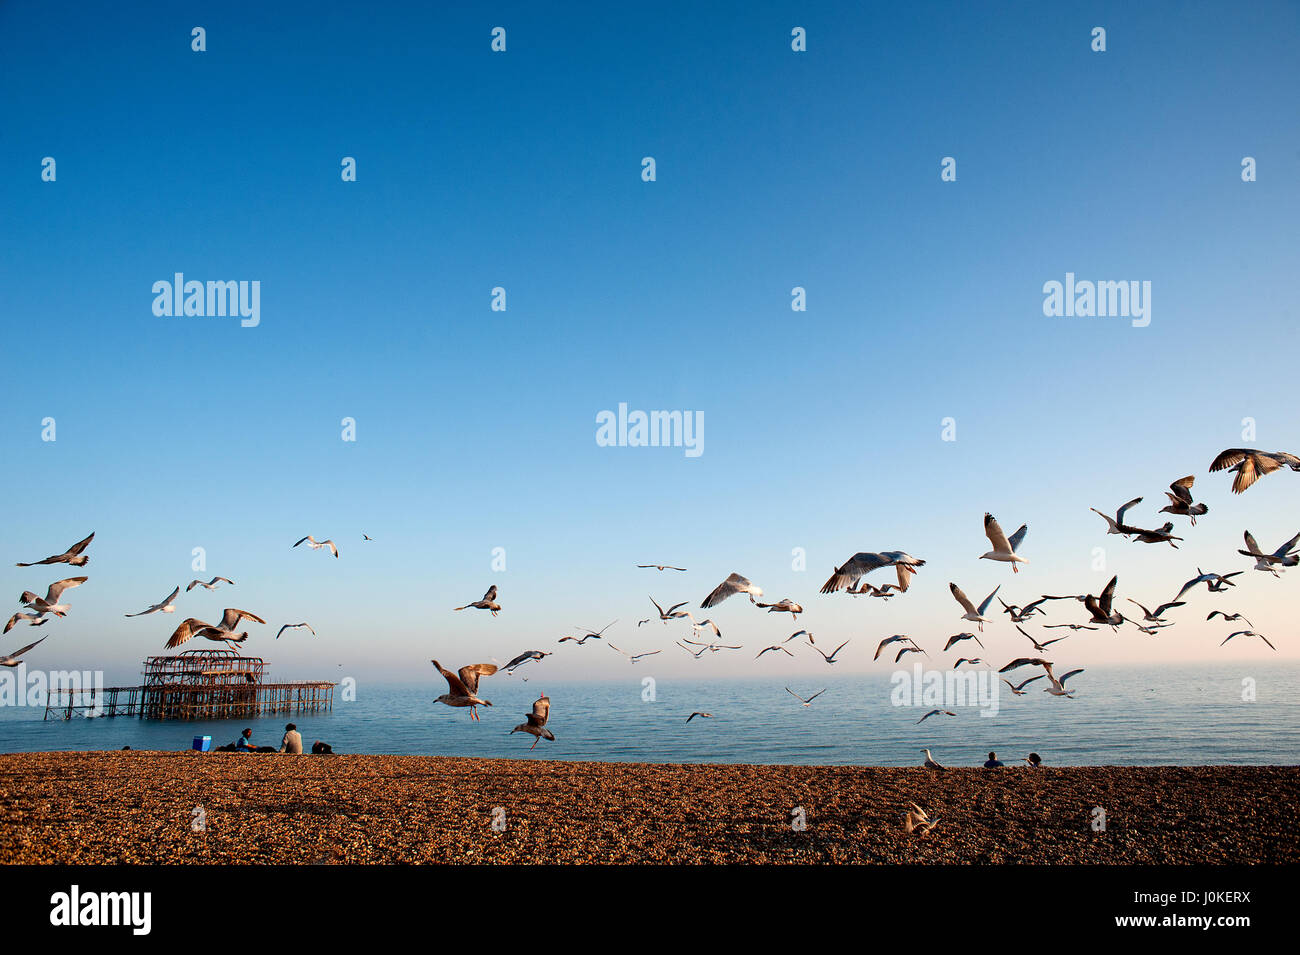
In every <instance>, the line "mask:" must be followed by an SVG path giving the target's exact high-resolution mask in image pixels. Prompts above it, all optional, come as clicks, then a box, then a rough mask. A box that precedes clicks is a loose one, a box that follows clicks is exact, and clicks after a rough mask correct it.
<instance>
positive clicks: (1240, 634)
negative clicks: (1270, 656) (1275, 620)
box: [1219, 630, 1277, 650]
mask: <svg viewBox="0 0 1300 955" xmlns="http://www.w3.org/2000/svg"><path fill="white" fill-rule="evenodd" d="M1233 637H1259V638H1260V639H1261V640H1263V641H1264V642H1265V643H1268V637H1266V636H1264V635H1263V634H1262V633H1256V632H1255V631H1254V630H1236V631H1234V632H1233V633H1230V634H1228V635H1227V636H1226V637H1224V638H1223V643H1227V642H1228V641H1229V640H1231V639H1232V638H1233ZM1223 643H1221V644H1219V646H1223ZM1268 646H1269V649H1270V650H1276V649H1277V647H1275V646H1273V644H1271V643H1268Z"/></svg>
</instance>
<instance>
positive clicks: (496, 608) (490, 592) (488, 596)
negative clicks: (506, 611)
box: [451, 584, 501, 617]
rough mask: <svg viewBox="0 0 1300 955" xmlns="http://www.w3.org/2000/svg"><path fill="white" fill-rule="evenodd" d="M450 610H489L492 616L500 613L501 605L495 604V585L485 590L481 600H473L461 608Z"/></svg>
mask: <svg viewBox="0 0 1300 955" xmlns="http://www.w3.org/2000/svg"><path fill="white" fill-rule="evenodd" d="M451 609H452V610H471V609H473V610H490V611H492V616H494V617H495V616H496V615H497V614H499V613H500V612H501V605H500V604H499V603H497V585H496V584H493V585H492V586H491V587H489V588H488V589H487V593H485V594H484V595H483V599H482V600H475V601H474V602H473V603H467V604H465V606H463V607H452V608H451Z"/></svg>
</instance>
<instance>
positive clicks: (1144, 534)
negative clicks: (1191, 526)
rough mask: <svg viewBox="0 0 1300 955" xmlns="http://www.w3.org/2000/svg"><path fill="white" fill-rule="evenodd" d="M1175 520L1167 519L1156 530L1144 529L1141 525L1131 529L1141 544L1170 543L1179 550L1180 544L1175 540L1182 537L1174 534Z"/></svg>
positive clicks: (1134, 537) (1135, 538)
mask: <svg viewBox="0 0 1300 955" xmlns="http://www.w3.org/2000/svg"><path fill="white" fill-rule="evenodd" d="M1173 530H1174V522H1173V521H1165V523H1164V524H1163V525H1162V526H1160V527H1157V528H1156V529H1155V530H1151V531H1148V530H1144V529H1143V528H1141V527H1130V528H1129V531H1130V532H1131V533H1132V534H1133V539H1134V540H1135V541H1136V542H1137V543H1139V544H1168V545H1169V546H1170V547H1172V548H1173V549H1174V550H1178V545H1177V544H1175V543H1174V541H1180V540H1182V538H1181V537H1175V536H1174V534H1173Z"/></svg>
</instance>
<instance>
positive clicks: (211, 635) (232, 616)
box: [167, 607, 266, 653]
mask: <svg viewBox="0 0 1300 955" xmlns="http://www.w3.org/2000/svg"><path fill="white" fill-rule="evenodd" d="M244 620H251V621H253V622H254V623H266V621H265V620H263V619H262V618H261V617H259V616H257V615H256V614H252V613H249V612H248V611H247V610H238V609H236V608H234V607H227V608H226V609H225V611H224V612H223V613H222V615H221V623H219V624H217V625H215V626H214V625H212V624H210V623H204V622H203V621H202V620H199V619H197V618H195V617H190V618H188V619H186V620H182V621H181V624H180V626H178V627H177V628H176V629H175V630H174V631H173V632H172V635H171V639H169V640H168V641H167V649H168V650H172V649H175V648H176V647H179V646H180V645H181V644H182V643H185V642H187V641H189V640H191V639H193V638H194V637H203V638H204V639H205V640H211V641H213V642H214V643H224V644H226V645H227V646H228V647H230V648H231V649H232V650H234V651H235V652H236V653H238V652H239V648H238V647H236V646H234V644H236V643H243V642H244V641H245V640H247V639H248V631H247V630H245V631H243V632H242V633H235V628H236V627H237V626H239V624H240V623H241V622H242V621H244Z"/></svg>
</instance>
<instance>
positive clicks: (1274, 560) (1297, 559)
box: [1237, 531, 1300, 577]
mask: <svg viewBox="0 0 1300 955" xmlns="http://www.w3.org/2000/svg"><path fill="white" fill-rule="evenodd" d="M1297 543H1300V534H1296V536H1295V537H1293V538H1291V539H1290V540H1289V541H1287V542H1286V543H1285V544H1283V545H1282V546H1281V547H1279V548H1278V549H1277V550H1275V551H1273V553H1271V554H1265V553H1264V552H1263V551H1261V550H1260V549H1259V544H1258V543H1256V541H1255V538H1254V537H1253V536H1252V535H1251V533H1250V531H1246V549H1245V550H1239V551H1237V553H1238V554H1241V555H1242V556H1243V557H1254V558H1255V570H1263V571H1267V572H1268V573H1270V574H1272V575H1273V576H1274V577H1277V576H1280V572H1281V571H1282V570H1283V569H1285V568H1287V567H1294V566H1296V565H1297V564H1300V555H1297V554H1295V553H1292V551H1294V550H1295V546H1296V544H1297Z"/></svg>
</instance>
